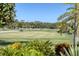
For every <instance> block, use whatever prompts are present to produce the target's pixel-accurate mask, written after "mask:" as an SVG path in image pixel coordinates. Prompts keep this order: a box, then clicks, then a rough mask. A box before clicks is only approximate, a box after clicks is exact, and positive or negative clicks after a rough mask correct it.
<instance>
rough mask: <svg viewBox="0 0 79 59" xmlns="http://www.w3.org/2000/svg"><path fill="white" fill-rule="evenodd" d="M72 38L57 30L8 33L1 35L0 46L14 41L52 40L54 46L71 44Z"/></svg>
mask: <svg viewBox="0 0 79 59" xmlns="http://www.w3.org/2000/svg"><path fill="white" fill-rule="evenodd" d="M71 39H72V36H71V35H68V34H62V35H60V34H59V33H57V32H56V30H40V31H35V30H29V31H24V32H9V33H8V32H6V33H0V44H2V45H6V44H7V43H10V42H14V41H27V40H44V41H45V40H50V41H52V42H53V43H54V44H57V43H62V42H67V43H71Z"/></svg>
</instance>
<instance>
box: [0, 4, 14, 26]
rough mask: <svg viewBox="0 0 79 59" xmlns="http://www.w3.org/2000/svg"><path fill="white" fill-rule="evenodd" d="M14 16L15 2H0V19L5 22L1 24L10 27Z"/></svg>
mask: <svg viewBox="0 0 79 59" xmlns="http://www.w3.org/2000/svg"><path fill="white" fill-rule="evenodd" d="M14 17H15V4H13V3H0V20H2V21H3V22H5V24H3V26H5V25H7V26H8V27H9V26H10V27H11V24H12V23H13V22H14Z"/></svg>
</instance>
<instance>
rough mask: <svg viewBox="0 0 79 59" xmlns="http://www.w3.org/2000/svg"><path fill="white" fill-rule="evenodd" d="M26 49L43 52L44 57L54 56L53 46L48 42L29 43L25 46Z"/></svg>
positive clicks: (36, 41) (35, 41)
mask: <svg viewBox="0 0 79 59" xmlns="http://www.w3.org/2000/svg"><path fill="white" fill-rule="evenodd" d="M27 48H31V49H35V50H37V51H40V52H43V54H44V55H45V56H53V55H54V49H53V44H52V42H50V41H38V40H34V41H30V42H29V43H28V45H27Z"/></svg>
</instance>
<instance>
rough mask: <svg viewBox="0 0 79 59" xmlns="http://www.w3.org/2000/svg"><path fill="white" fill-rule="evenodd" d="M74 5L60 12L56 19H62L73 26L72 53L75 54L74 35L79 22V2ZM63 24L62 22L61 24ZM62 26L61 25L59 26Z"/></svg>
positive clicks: (76, 33) (75, 35)
mask: <svg viewBox="0 0 79 59" xmlns="http://www.w3.org/2000/svg"><path fill="white" fill-rule="evenodd" d="M73 6H74V7H70V8H68V9H67V10H69V11H68V12H65V13H64V14H62V15H61V16H60V17H59V18H58V20H62V22H66V24H67V25H68V24H71V23H72V26H73V29H74V32H73V48H74V55H77V50H76V48H77V40H76V37H78V30H77V29H78V23H79V21H78V20H79V17H78V16H79V14H78V13H79V9H78V8H79V7H78V6H79V4H76V3H75V4H73ZM62 25H63V24H62ZM61 27H63V26H61Z"/></svg>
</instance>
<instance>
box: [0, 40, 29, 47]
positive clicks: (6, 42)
mask: <svg viewBox="0 0 79 59" xmlns="http://www.w3.org/2000/svg"><path fill="white" fill-rule="evenodd" d="M15 42H16V41H14V42H9V41H5V40H0V46H7V45H9V44H13V43H15ZM18 42H20V43H28V41H18Z"/></svg>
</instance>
